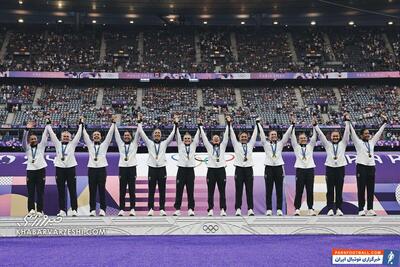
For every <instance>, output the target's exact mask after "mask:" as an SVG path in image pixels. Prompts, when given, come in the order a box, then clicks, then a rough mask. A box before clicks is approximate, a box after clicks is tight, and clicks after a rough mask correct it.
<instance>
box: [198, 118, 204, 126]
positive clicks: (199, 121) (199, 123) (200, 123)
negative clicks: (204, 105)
mask: <svg viewBox="0 0 400 267" xmlns="http://www.w3.org/2000/svg"><path fill="white" fill-rule="evenodd" d="M197 124H198V125H199V126H201V125H203V120H202V119H201V118H197Z"/></svg>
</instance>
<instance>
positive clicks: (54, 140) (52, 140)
mask: <svg viewBox="0 0 400 267" xmlns="http://www.w3.org/2000/svg"><path fill="white" fill-rule="evenodd" d="M46 129H47V132H48V133H49V136H50V140H51V142H53V144H54V145H55V146H57V145H58V144H59V142H60V141H59V140H58V139H57V135H56V134H55V133H54V131H53V128H52V127H51V125H50V124H47V125H46Z"/></svg>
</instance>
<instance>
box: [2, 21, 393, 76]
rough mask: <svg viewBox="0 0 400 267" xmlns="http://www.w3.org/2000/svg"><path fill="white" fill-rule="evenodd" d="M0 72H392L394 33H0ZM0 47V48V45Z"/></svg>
mask: <svg viewBox="0 0 400 267" xmlns="http://www.w3.org/2000/svg"><path fill="white" fill-rule="evenodd" d="M6 33H9V40H8V43H7V46H6V50H5V55H4V58H3V60H2V59H0V71H1V70H25V71H28V70H31V71H33V70H35V71H82V70H86V71H92V70H97V71H108V72H116V71H118V72H122V71H133V72H288V71H296V72H302V71H322V72H325V71H385V70H393V69H399V67H400V63H399V62H400V59H399V42H400V39H399V38H400V34H399V32H398V30H395V29H388V28H376V27H375V28H372V27H326V28H319V27H311V28H309V27H293V28H290V27H288V28H282V27H260V28H256V27H248V26H244V27H224V28H215V27H214V28H211V27H200V28H190V27H173V28H169V27H168V28H165V27H163V28H157V27H152V28H144V29H136V28H133V29H126V30H123V29H104V30H101V29H97V28H83V29H81V30H80V31H75V30H74V29H71V28H68V27H67V26H65V27H62V26H58V27H56V28H52V27H50V26H48V28H43V27H39V28H38V27H33V28H32V27H31V28H26V29H25V28H9V29H6V30H0V43H3V41H4V40H5V39H6V38H5V36H6V35H7V34H6ZM0 47H1V46H0Z"/></svg>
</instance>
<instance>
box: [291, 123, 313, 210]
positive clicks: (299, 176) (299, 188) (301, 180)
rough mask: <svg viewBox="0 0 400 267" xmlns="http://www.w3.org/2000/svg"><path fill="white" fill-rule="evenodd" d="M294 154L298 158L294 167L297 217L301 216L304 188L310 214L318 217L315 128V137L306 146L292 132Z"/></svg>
mask: <svg viewBox="0 0 400 267" xmlns="http://www.w3.org/2000/svg"><path fill="white" fill-rule="evenodd" d="M290 141H291V143H292V147H293V150H294V154H295V156H296V162H295V164H294V167H295V169H296V196H295V199H294V206H295V209H296V213H295V215H300V207H301V198H302V196H303V191H304V187H305V188H306V193H307V206H308V210H309V212H308V214H309V215H316V214H315V212H314V209H313V206H314V178H315V177H314V169H315V163H314V158H313V151H314V147H315V144H316V142H317V133H316V131H315V128H314V129H313V135H312V137H311V139H310V142H309V143H308V144H306V145H300V144H298V143H297V139H296V134H295V131H294V130H293V131H292V137H291V138H290Z"/></svg>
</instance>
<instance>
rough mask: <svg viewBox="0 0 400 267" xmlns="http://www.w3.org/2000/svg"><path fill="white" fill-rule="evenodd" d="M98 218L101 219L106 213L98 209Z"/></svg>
mask: <svg viewBox="0 0 400 267" xmlns="http://www.w3.org/2000/svg"><path fill="white" fill-rule="evenodd" d="M99 216H101V217H104V216H106V212H105V211H104V210H102V209H100V211H99Z"/></svg>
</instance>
